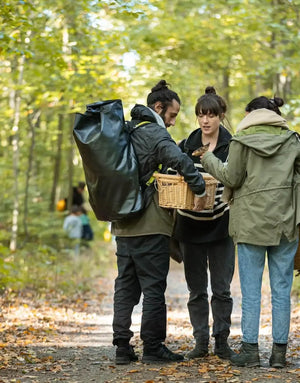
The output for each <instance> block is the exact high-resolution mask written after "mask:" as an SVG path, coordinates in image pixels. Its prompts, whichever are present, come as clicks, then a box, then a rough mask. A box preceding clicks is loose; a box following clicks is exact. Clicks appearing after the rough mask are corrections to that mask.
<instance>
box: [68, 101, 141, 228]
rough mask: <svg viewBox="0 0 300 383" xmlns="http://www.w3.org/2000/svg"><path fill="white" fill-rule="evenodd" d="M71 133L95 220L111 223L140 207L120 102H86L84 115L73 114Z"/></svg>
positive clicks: (131, 148)
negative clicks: (73, 121)
mask: <svg viewBox="0 0 300 383" xmlns="http://www.w3.org/2000/svg"><path fill="white" fill-rule="evenodd" d="M73 134H74V138H75V141H76V144H77V146H78V149H79V152H80V155H81V157H82V162H83V169H84V173H85V178H86V184H87V188H88V192H89V201H90V204H91V207H92V209H93V211H94V213H95V215H96V217H97V219H99V220H101V221H111V222H113V221H117V220H120V219H122V218H124V217H128V216H130V215H133V214H136V213H137V212H139V211H140V210H142V208H143V205H144V204H143V196H142V192H141V187H140V184H139V175H138V164H137V160H136V156H135V152H134V149H133V146H132V144H131V141H130V132H129V131H128V128H127V124H126V123H125V120H124V114H123V106H122V101H121V100H108V101H100V102H96V103H93V104H89V105H87V107H86V112H85V113H84V114H81V113H76V116H75V123H74V129H73Z"/></svg>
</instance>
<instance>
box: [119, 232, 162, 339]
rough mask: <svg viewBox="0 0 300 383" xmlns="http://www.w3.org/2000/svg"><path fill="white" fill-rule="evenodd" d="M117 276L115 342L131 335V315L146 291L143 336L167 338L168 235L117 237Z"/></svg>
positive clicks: (144, 296)
mask: <svg viewBox="0 0 300 383" xmlns="http://www.w3.org/2000/svg"><path fill="white" fill-rule="evenodd" d="M116 242H117V263H118V276H117V278H116V280H115V293H114V317H113V344H115V345H117V344H118V340H119V339H130V338H131V337H132V336H133V333H132V331H131V330H130V326H131V315H132V311H133V308H134V306H135V305H137V304H138V303H139V300H140V297H141V294H142V293H143V311H142V321H141V339H142V340H143V342H144V345H145V344H147V345H149V346H155V345H157V344H159V343H161V342H164V340H165V338H166V324H167V313H166V304H165V290H166V287H167V282H166V280H167V275H168V271H169V259H170V258H169V237H167V236H165V235H145V236H139V237H117V238H116Z"/></svg>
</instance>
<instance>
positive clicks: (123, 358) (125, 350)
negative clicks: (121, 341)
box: [116, 344, 138, 364]
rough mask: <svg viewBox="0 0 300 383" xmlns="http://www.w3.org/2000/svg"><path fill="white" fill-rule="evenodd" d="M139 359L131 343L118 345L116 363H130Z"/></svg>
mask: <svg viewBox="0 0 300 383" xmlns="http://www.w3.org/2000/svg"><path fill="white" fill-rule="evenodd" d="M137 360H138V357H137V355H136V354H135V352H134V350H133V346H131V345H130V344H128V345H125V346H123V345H122V346H118V347H117V350H116V364H129V363H130V362H136V361H137Z"/></svg>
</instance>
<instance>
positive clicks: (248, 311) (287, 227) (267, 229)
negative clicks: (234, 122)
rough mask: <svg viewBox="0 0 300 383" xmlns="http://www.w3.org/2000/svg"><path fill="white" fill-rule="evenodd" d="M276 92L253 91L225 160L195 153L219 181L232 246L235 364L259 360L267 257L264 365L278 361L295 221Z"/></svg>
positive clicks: (293, 184)
mask: <svg viewBox="0 0 300 383" xmlns="http://www.w3.org/2000/svg"><path fill="white" fill-rule="evenodd" d="M283 103H284V102H283V100H282V99H281V98H279V97H274V98H273V99H268V98H267V97H264V96H261V97H257V98H255V99H253V100H252V101H251V102H250V103H249V104H248V105H247V107H246V116H245V118H244V119H243V120H242V121H241V122H240V124H239V125H238V127H237V131H236V135H235V136H234V137H233V138H232V140H231V143H230V147H229V155H228V162H227V164H224V163H223V162H222V161H220V160H219V159H218V158H216V157H215V156H214V154H213V153H211V152H207V153H205V154H204V155H203V156H202V160H201V162H202V165H203V167H204V168H205V170H206V171H207V172H209V173H210V174H212V175H213V176H214V177H216V178H217V179H218V180H220V181H221V182H222V183H223V184H224V185H225V187H226V189H225V190H224V193H223V199H224V200H227V201H228V200H230V216H229V234H230V235H231V237H232V238H233V240H234V242H235V244H237V248H238V264H239V275H240V283H241V291H242V323H241V327H242V345H241V350H240V353H239V354H234V355H232V357H231V358H230V360H231V362H232V364H235V365H238V366H248V367H250V366H259V365H260V358H259V348H258V337H259V319H260V306H261V285H262V275H263V270H264V266H265V257H266V256H267V261H268V269H269V277H270V287H271V293H272V337H273V347H272V353H271V357H270V359H269V363H270V366H271V367H275V368H282V367H284V366H285V365H286V349H287V342H288V335H289V327H290V311H291V304H290V293H291V287H292V282H293V268H294V267H293V266H294V256H295V253H296V251H297V246H298V241H299V238H298V233H299V230H298V227H297V225H299V223H300V214H299V213H300V203H299V179H300V140H299V135H298V134H297V132H294V131H292V130H290V129H289V128H288V126H287V123H286V120H285V119H284V118H282V117H281V112H280V110H279V107H280V106H282V105H283Z"/></svg>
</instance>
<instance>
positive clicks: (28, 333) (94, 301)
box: [0, 261, 300, 383]
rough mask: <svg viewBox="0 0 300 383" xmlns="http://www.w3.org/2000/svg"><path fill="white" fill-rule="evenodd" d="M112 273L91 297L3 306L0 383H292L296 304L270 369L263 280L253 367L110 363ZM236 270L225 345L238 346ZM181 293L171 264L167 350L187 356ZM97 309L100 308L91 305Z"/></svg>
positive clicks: (213, 360)
mask: <svg viewBox="0 0 300 383" xmlns="http://www.w3.org/2000/svg"><path fill="white" fill-rule="evenodd" d="M115 276H116V270H115V268H114V267H112V268H111V269H110V270H109V272H108V273H107V276H106V277H105V278H99V279H98V280H97V281H96V284H95V291H94V292H93V293H92V294H91V293H90V294H86V295H84V296H81V297H78V298H77V300H76V301H75V302H69V303H68V304H66V303H65V304H62V303H61V302H60V303H57V302H55V301H53V302H52V301H45V300H44V299H42V300H40V301H38V302H37V301H36V302H34V303H31V302H28V301H24V299H21V298H19V299H17V300H16V301H14V302H10V304H8V303H7V302H6V304H5V305H4V307H3V309H2V313H1V317H0V358H1V365H0V383H8V382H22V383H23V382H24V383H25V382H31V383H34V382H38V383H46V382H60V381H65V382H68V383H77V382H78V383H85V382H99V383H111V382H119V383H130V382H136V383H137V382H138V383H154V382H176V383H181V382H252V381H255V382H273V383H277V382H278V383H279V382H287V383H289V382H290V383H294V382H299V381H300V344H299V342H300V304H299V302H298V301H296V298H293V300H292V320H291V332H290V342H289V348H288V354H287V359H288V366H287V367H286V368H284V369H281V370H278V369H272V368H270V367H269V365H268V358H269V354H270V350H271V347H272V339H271V304H270V290H269V287H268V279H267V278H268V276H267V273H265V275H264V282H263V291H262V296H263V298H262V299H263V300H262V312H261V325H260V345H259V346H260V355H261V361H262V366H261V367H260V368H237V367H234V366H231V365H230V363H229V362H228V361H224V360H221V359H219V358H218V357H216V356H213V355H212V350H213V342H212V341H211V344H210V355H209V356H208V357H206V358H202V359H198V360H194V361H184V362H181V363H175V364H174V363H169V364H154V365H144V364H142V363H141V362H137V363H132V364H130V365H126V366H116V365H115V364H114V355H115V348H114V347H113V346H112V343H111V342H112V328H111V323H112V299H113V284H114V278H115ZM240 295H241V294H240V288H239V279H238V273H237V270H236V271H235V275H234V279H233V283H232V296H233V299H234V307H233V314H232V327H231V335H230V344H231V346H232V347H233V348H234V349H237V348H238V345H239V342H240V320H241V306H240V305H241V299H240ZM187 297H188V291H187V288H186V283H185V280H184V275H183V266H182V264H180V265H179V264H177V263H175V262H174V261H171V268H170V273H169V276H168V287H167V292H166V298H167V305H168V337H167V344H168V346H169V347H170V348H171V349H173V350H179V351H180V352H182V353H184V354H185V353H187V352H188V351H189V350H190V349H191V348H192V347H193V340H192V339H193V338H192V329H191V326H190V322H189V316H188V311H187V308H186V302H187ZM99 302H101V303H99ZM140 314H141V304H139V305H138V306H137V307H136V308H135V310H134V314H133V323H132V330H133V331H134V333H135V336H134V338H133V343H135V351H136V352H137V353H138V354H139V355H140V356H141V355H142V345H141V341H140V339H139V326H140V319H141V315H140Z"/></svg>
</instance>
